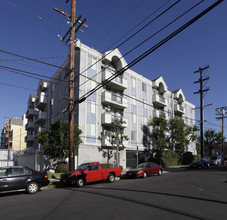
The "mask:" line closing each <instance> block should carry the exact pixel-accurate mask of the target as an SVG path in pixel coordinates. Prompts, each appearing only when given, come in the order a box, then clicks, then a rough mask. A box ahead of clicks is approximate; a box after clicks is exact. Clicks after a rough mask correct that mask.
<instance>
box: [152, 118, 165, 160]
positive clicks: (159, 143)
mask: <svg viewBox="0 0 227 220" xmlns="http://www.w3.org/2000/svg"><path fill="white" fill-rule="evenodd" d="M148 126H151V127H152V129H151V133H150V137H151V139H152V142H153V145H154V148H155V149H156V150H157V152H158V153H160V156H162V151H163V150H164V149H166V148H168V147H169V137H168V136H167V133H168V122H167V120H166V118H165V116H160V117H154V118H152V119H151V120H149V121H148Z"/></svg>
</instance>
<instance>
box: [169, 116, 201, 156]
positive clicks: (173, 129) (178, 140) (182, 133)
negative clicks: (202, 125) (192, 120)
mask: <svg viewBox="0 0 227 220" xmlns="http://www.w3.org/2000/svg"><path fill="white" fill-rule="evenodd" d="M196 131H197V127H196V126H192V127H191V126H188V125H186V124H185V123H184V121H183V119H181V118H178V117H175V118H171V119H170V120H169V135H170V145H171V146H172V148H173V149H174V150H175V151H176V152H178V153H182V152H183V151H184V148H185V146H187V145H188V144H189V143H190V141H195V140H196Z"/></svg>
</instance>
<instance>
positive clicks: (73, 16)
mask: <svg viewBox="0 0 227 220" xmlns="http://www.w3.org/2000/svg"><path fill="white" fill-rule="evenodd" d="M68 1H69V0H66V3H68ZM54 10H55V11H57V12H59V13H61V14H63V15H65V16H66V17H68V18H70V19H71V22H70V29H69V30H68V32H67V33H66V34H65V36H63V37H61V36H60V39H61V41H64V40H65V38H66V36H67V35H68V34H69V33H70V37H69V39H68V40H66V42H65V43H66V44H67V43H68V42H69V41H70V40H71V41H70V59H69V73H68V74H67V75H69V98H67V99H68V100H69V108H68V111H69V171H73V170H74V167H75V158H74V123H75V119H74V117H75V116H74V114H75V113H74V88H75V84H74V79H75V42H74V39H75V32H77V31H78V30H79V28H80V27H81V26H82V25H83V26H84V27H86V28H87V27H88V26H87V25H86V24H84V22H85V21H86V19H84V20H83V21H82V22H81V21H80V20H79V19H80V18H81V16H79V18H77V19H76V0H72V6H71V15H69V14H67V13H65V12H63V11H62V10H59V9H57V8H56V7H54ZM76 23H80V25H79V26H78V27H77V29H75V25H76ZM67 75H66V76H67ZM66 76H65V77H66ZM77 161H78V158H77Z"/></svg>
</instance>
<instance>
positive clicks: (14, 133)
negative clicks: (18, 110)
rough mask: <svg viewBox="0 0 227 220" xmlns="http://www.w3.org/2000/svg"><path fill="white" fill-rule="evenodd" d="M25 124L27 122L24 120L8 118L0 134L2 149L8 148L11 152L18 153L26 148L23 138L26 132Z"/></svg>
mask: <svg viewBox="0 0 227 220" xmlns="http://www.w3.org/2000/svg"><path fill="white" fill-rule="evenodd" d="M25 123H27V120H26V119H24V118H22V119H20V118H10V119H9V121H7V122H6V124H5V126H4V127H3V129H2V132H1V148H2V149H8V146H9V148H10V149H12V150H13V151H20V150H23V149H25V148H26V142H25V136H26V135H27V132H26V130H25ZM8 137H9V141H8Z"/></svg>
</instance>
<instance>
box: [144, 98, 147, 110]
mask: <svg viewBox="0 0 227 220" xmlns="http://www.w3.org/2000/svg"><path fill="white" fill-rule="evenodd" d="M146 108H147V100H145V99H143V109H146Z"/></svg>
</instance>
